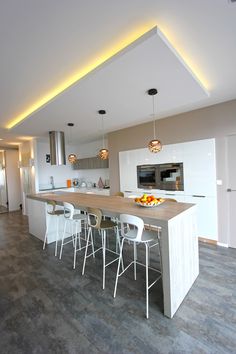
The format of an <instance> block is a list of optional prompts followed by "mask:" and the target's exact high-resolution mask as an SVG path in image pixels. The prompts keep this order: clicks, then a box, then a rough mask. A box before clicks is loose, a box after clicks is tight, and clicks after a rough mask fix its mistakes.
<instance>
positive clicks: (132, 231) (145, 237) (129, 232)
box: [114, 214, 162, 318]
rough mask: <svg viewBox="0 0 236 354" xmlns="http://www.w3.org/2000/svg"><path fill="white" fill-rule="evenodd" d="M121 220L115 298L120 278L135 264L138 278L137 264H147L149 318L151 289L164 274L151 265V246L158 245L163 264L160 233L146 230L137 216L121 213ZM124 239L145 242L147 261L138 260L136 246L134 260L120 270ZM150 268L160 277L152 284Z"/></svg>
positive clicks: (147, 306)
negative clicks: (150, 281) (127, 225)
mask: <svg viewBox="0 0 236 354" xmlns="http://www.w3.org/2000/svg"><path fill="white" fill-rule="evenodd" d="M120 222H121V236H122V241H121V248H120V257H119V262H118V267H117V273H116V282H115V289H114V298H115V297H116V291H117V284H118V278H119V277H120V276H121V275H122V274H123V273H124V272H125V271H126V270H127V269H128V268H129V267H130V266H131V265H132V264H133V265H134V279H135V280H136V265H137V264H139V265H142V266H145V268H146V318H149V289H150V288H151V287H152V286H153V285H154V284H155V283H156V282H157V281H158V280H159V279H161V276H162V275H161V274H162V272H161V270H158V269H154V268H152V267H150V266H149V251H150V248H152V247H154V246H158V253H159V257H160V265H161V251H160V240H159V239H158V237H159V233H156V232H154V231H148V230H145V229H144V222H143V220H142V219H141V218H139V217H137V216H134V215H128V214H121V215H120ZM126 224H129V225H130V228H128V229H127V227H126ZM124 241H128V242H129V243H132V242H133V243H134V245H137V244H139V243H141V244H142V243H143V244H144V245H145V250H146V263H145V264H143V263H140V262H137V253H136V247H134V260H133V261H132V262H130V263H129V264H128V266H127V267H125V268H124V269H123V270H122V271H121V272H120V264H121V262H122V261H123V256H122V252H123V246H124ZM149 269H151V270H153V271H155V272H157V273H159V275H158V277H157V278H156V279H155V280H154V281H153V282H152V283H151V284H149Z"/></svg>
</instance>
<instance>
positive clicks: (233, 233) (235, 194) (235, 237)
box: [227, 135, 236, 248]
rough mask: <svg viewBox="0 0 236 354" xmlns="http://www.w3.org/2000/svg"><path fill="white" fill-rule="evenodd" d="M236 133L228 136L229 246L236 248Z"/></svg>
mask: <svg viewBox="0 0 236 354" xmlns="http://www.w3.org/2000/svg"><path fill="white" fill-rule="evenodd" d="M235 153H236V135H230V136H228V137H227V166H228V168H227V169H228V189H227V191H228V205H229V209H228V210H229V215H228V220H229V236H228V240H229V241H228V242H229V247H234V248H236V158H235Z"/></svg>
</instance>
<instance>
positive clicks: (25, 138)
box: [18, 136, 33, 141]
mask: <svg viewBox="0 0 236 354" xmlns="http://www.w3.org/2000/svg"><path fill="white" fill-rule="evenodd" d="M18 139H20V140H24V141H30V140H32V139H33V137H32V136H19V137H18Z"/></svg>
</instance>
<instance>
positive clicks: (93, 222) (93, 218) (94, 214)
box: [87, 208, 102, 229]
mask: <svg viewBox="0 0 236 354" xmlns="http://www.w3.org/2000/svg"><path fill="white" fill-rule="evenodd" d="M87 214H88V225H89V226H91V227H93V228H94V229H100V228H101V221H102V211H101V210H100V209H97V208H87Z"/></svg>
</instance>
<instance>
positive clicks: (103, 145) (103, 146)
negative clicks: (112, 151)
mask: <svg viewBox="0 0 236 354" xmlns="http://www.w3.org/2000/svg"><path fill="white" fill-rule="evenodd" d="M102 148H105V144H104V117H103V115H102Z"/></svg>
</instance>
